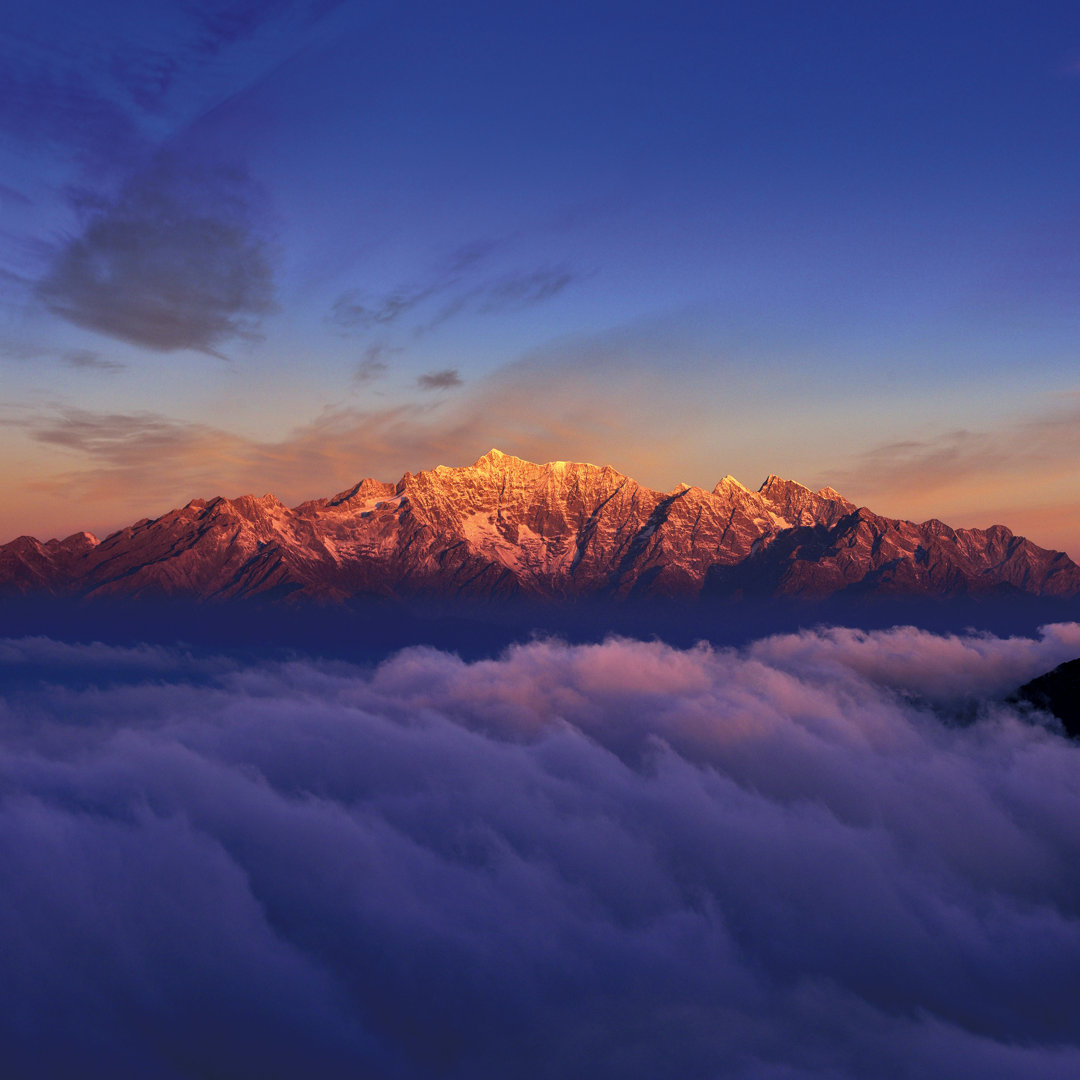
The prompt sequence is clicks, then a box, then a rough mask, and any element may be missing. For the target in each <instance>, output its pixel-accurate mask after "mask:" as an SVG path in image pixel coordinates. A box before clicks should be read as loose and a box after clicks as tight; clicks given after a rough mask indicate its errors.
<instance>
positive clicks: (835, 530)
mask: <svg viewBox="0 0 1080 1080" xmlns="http://www.w3.org/2000/svg"><path fill="white" fill-rule="evenodd" d="M0 588H2V589H3V590H5V591H6V592H7V593H9V594H11V593H21V594H37V593H44V594H49V595H52V596H79V597H146V596H156V597H162V596H172V597H185V598H193V599H199V600H223V599H233V598H254V597H262V598H264V599H270V598H280V599H284V600H290V601H293V602H296V601H302V600H313V601H320V602H323V603H327V602H329V603H336V602H343V601H348V600H351V599H355V598H363V597H383V598H400V599H406V598H417V597H425V596H431V597H463V598H475V599H499V598H510V597H518V598H529V599H539V600H543V599H558V598H588V597H592V598H606V599H612V600H621V599H626V598H629V597H636V596H646V597H692V596H700V597H707V598H710V597H712V598H725V597H726V598H739V597H748V596H756V597H762V596H768V597H803V598H814V599H820V598H825V597H829V596H832V595H835V594H845V595H855V594H868V595H884V596H895V597H904V596H911V597H921V596H936V597H957V596H966V597H973V596H995V595H996V596H1000V595H1003V594H1009V593H1014V594H1017V595H1024V594H1026V595H1028V596H1032V597H1058V598H1071V597H1076V596H1077V595H1080V567H1078V566H1077V565H1076V564H1075V563H1073V562H1072V560H1071V559H1069V558H1068V557H1067V556H1066V555H1064V554H1063V553H1061V552H1056V551H1047V550H1045V549H1043V548H1040V547H1038V546H1036V545H1035V544H1033V543H1031V542H1030V541H1028V540H1026V539H1024V538H1023V537H1019V536H1014V535H1013V534H1012V533H1011V532H1010V531H1009V530H1008V529H1006V528H1004V527H1003V526H1000V525H995V526H993V527H992V528H989V529H985V530H983V529H951V528H949V527H948V526H947V525H945V524H943V523H942V522H940V521H936V520H932V521H926V522H923V523H921V524H916V523H914V522H910V521H899V520H896V519H892V518H886V517H882V516H880V515H878V514H875V513H872V512H871V511H870V510H867V509H865V508H858V507H856V506H855V505H854V504H853V503H851V502H849V501H848V500H847V499H845V498H844V497H843V496H842V495H840V494H839V493H838V492H836V491H833V490H832V489H831V488H824V489H822V490H821V491H811V490H809V489H808V488H805V487H803V486H802V485H800V484H797V483H793V482H792V481H789V480H783V479H781V478H780V477H777V476H770V477H769V478H768V480H766V481H765V483H764V484H763V485H762V486H761V488H760V489H758V490H757V491H753V490H750V489H748V488H745V487H743V486H742V484H740V483H739V482H738V481H736V480H734V479H733V478H732V477H730V476H728V477H725V478H724V479H723V480H721V481H720V482H719V483H718V484H717V485H716V487H715V488H713V490H712V491H706V490H704V489H702V488H698V487H687V486H685V485H680V486H679V487H677V488H676V489H675V490H674V491H670V492H667V493H662V492H657V491H652V490H651V489H649V488H646V487H643V486H642V485H641V484H639V483H637V482H636V481H635V480H633V479H631V478H630V477H628V476H624V475H622V474H621V473H619V472H617V471H616V470H615V469H613V468H610V467H609V466H596V465H589V464H581V463H571V462H563V461H553V462H548V463H547V464H544V465H537V464H533V463H532V462H528V461H523V460H521V459H520V458H516V457H511V456H509V455H507V454H503V453H500V452H499V451H498V450H492V451H490V452H489V453H487V454H485V455H484V456H483V457H482V458H480V459H479V460H478V461H477V462H476V463H475V464H473V465H470V466H467V467H463V468H447V467H446V466H442V465H440V466H439V467H438V468H436V469H433V470H431V471H423V472H420V473H418V474H416V475H413V474H411V473H406V474H405V476H403V477H402V478H401V479H400V480H399V481H398V482H397V483H396V484H394V483H382V482H380V481H377V480H363V481H361V482H360V483H358V484H357V485H356V486H355V487H353V488H351V489H349V490H348V491H344V492H342V493H340V494H338V495H335V496H334V497H333V498H328V499H316V500H314V501H312V502H306V503H303V504H301V505H300V506H297V507H294V508H291V509H290V508H289V507H286V506H285V505H283V504H282V503H281V502H280V501H279V500H278V499H276V498H275V497H274V496H272V495H265V496H263V497H262V498H255V497H253V496H250V495H245V496H242V497H240V498H236V499H225V498H215V499H212V500H210V501H204V500H202V499H196V500H194V501H192V502H190V503H188V504H187V506H184V507H182V508H181V509H178V510H172V511H170V512H169V513H167V514H165V515H163V516H162V517H159V518H155V519H153V520H143V521H139V522H136V523H135V524H134V525H131V526H129V527H127V528H125V529H121V530H120V531H119V532H116V533H114V534H113V535H111V536H109V537H107V538H106V539H104V540H101V541H98V540H97V539H96V538H95V537H93V536H91V535H90V534H88V533H78V534H76V535H74V536H71V537H68V538H67V539H66V540H50V541H47V542H44V543H43V542H41V541H39V540H36V539H34V538H32V537H25V536H24V537H20V538H19V539H17V540H14V541H12V542H11V543H10V544H7V545H5V546H4V547H2V548H0Z"/></svg>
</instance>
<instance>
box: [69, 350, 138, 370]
mask: <svg viewBox="0 0 1080 1080" xmlns="http://www.w3.org/2000/svg"><path fill="white" fill-rule="evenodd" d="M60 359H61V360H62V361H63V362H64V363H65V364H67V366H68V367H72V368H76V369H78V370H79V371H100V372H102V373H103V374H108V375H115V374H116V373H117V372H118V371H123V370H124V368H125V367H127V365H126V364H121V363H120V361H119V360H107V359H106V358H105V357H103V356H102V355H101V354H100V353H96V352H93V351H92V350H90V349H71V350H69V351H68V352H65V353H63V354H61V357H60Z"/></svg>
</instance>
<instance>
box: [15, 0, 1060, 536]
mask: <svg viewBox="0 0 1080 1080" xmlns="http://www.w3.org/2000/svg"><path fill="white" fill-rule="evenodd" d="M0 43H2V44H0V235H2V238H3V240H2V243H0V372H2V379H3V394H2V395H0V455H2V463H3V470H2V478H0V542H3V541H6V540H10V539H11V538H13V537H14V536H16V535H18V534H20V533H24V532H29V533H33V534H36V535H39V536H42V537H46V536H51V535H57V534H61V535H62V534H66V533H69V532H72V531H75V530H76V529H82V528H88V529H90V530H92V531H96V532H99V533H105V532H107V531H109V530H111V529H113V528H116V527H118V526H120V525H122V524H125V523H128V522H130V521H132V520H134V519H136V518H139V517H143V516H154V515H156V514H160V513H162V512H164V511H165V510H166V509H168V508H170V507H171V506H175V505H179V504H182V503H184V502H186V501H187V500H188V499H190V498H192V497H194V496H207V497H208V496H211V495H215V494H225V495H235V494H239V493H242V492H246V491H253V492H255V493H257V494H262V493H263V492H265V491H273V492H275V493H276V494H277V495H279V497H281V498H283V499H284V500H286V501H288V502H299V501H301V500H302V499H305V498H309V497H314V496H318V495H328V494H332V493H334V492H335V491H337V490H340V489H342V488H344V487H346V486H348V485H350V484H352V483H354V482H355V481H356V480H358V479H360V478H361V477H363V476H367V475H375V476H377V477H379V478H381V479H396V478H397V477H398V476H399V475H400V474H401V473H402V472H404V471H405V470H406V469H410V470H413V471H416V470H418V469H421V468H428V467H434V466H435V465H437V464H450V465H456V464H465V463H468V462H471V461H473V460H475V459H476V458H477V457H479V456H480V455H481V454H483V453H484V452H485V451H486V450H488V449H489V448H490V447H492V446H498V447H499V448H501V449H502V450H504V451H506V452H508V453H514V454H518V455H520V456H522V457H526V458H530V459H532V460H540V461H545V460H549V459H574V460H587V461H594V462H602V463H607V464H611V465H613V466H615V467H616V468H618V469H620V470H622V471H624V472H626V473H629V474H630V475H632V476H634V477H635V478H637V479H638V480H640V481H641V482H643V483H646V484H649V485H651V486H653V487H657V488H661V489H664V490H667V489H670V488H672V487H674V486H675V485H676V484H677V483H679V482H683V481H685V482H687V483H692V484H700V485H702V486H705V487H710V488H711V487H712V486H713V484H714V483H715V482H716V481H717V480H718V479H720V478H721V477H722V476H724V475H725V474H728V473H730V474H733V475H735V476H736V477H738V478H739V479H740V480H742V481H743V482H744V483H746V484H747V485H753V486H757V485H758V484H759V483H760V482H761V481H762V480H763V479H764V478H765V476H766V475H767V474H768V473H771V472H773V473H779V474H781V475H784V476H787V477H790V478H792V479H796V480H799V481H800V482H802V483H805V484H807V485H809V486H812V487H820V486H824V485H826V484H829V485H831V486H833V487H835V488H837V489H839V490H840V491H842V492H843V493H844V494H846V495H847V496H848V497H850V498H851V499H853V500H855V501H857V502H860V503H864V504H867V505H870V506H871V507H872V508H873V509H875V510H877V511H879V512H882V513H886V514H891V515H895V516H901V517H910V518H915V519H917V520H921V519H923V518H926V517H930V516H937V517H941V518H944V519H945V520H947V521H948V522H949V523H951V524H954V525H975V526H985V525H988V524H990V523H992V522H994V521H1001V522H1004V523H1005V524H1007V525H1009V526H1010V527H1011V528H1013V529H1014V530H1015V531H1017V532H1021V533H1024V534H1026V535H1029V536H1031V537H1032V538H1033V539H1035V540H1036V541H1037V542H1039V543H1042V544H1044V545H1046V546H1052V547H1059V548H1063V549H1065V550H1068V551H1069V552H1070V553H1071V554H1072V555H1073V556H1074V557H1080V512H1078V506H1080V377H1078V375H1077V371H1078V366H1077V356H1078V353H1080V349H1078V345H1080V319H1078V312H1080V308H1078V305H1077V299H1078V286H1080V244H1078V242H1077V241H1078V239H1080V195H1078V189H1077V181H1076V178H1077V175H1078V169H1080V139H1078V138H1077V131H1078V120H1080V10H1078V9H1077V6H1076V5H1075V3H1060V4H1059V3H1049V2H1048V3H1041V4H1038V5H1034V6H1031V5H1029V6H1026V7H1025V6H1024V5H1021V4H1019V3H996V2H986V0H980V2H978V3H975V2H966V3H961V2H953V3H949V2H942V0H936V2H933V3H920V2H909V3H905V4H881V3H874V2H866V0H858V2H856V0H851V2H846V3H845V2H831V3H826V4H806V3H798V2H787V3H771V2H754V3H749V2H744V3H715V2H714V3H700V4H696V3H682V2H678V0H675V2H672V0H666V2H664V3H625V2H624V3H590V2H588V0H577V2H575V3H572V4H571V3H552V2H548V3H542V4H541V3H532V2H527V3H494V2H487V3H483V2H467V0H464V2H459V3H454V4H434V3H431V2H427V3H390V2H383V3H378V2H373V3H348V2H347V3H339V4H335V3H333V2H328V0H310V2H296V3H290V2H287V0H279V2H266V3H254V2H251V0H235V2H233V3H211V2H209V0H185V2H179V0H177V2H175V3H167V2H161V0H140V2H137V3H136V2H134V0H131V2H127V0H112V2H95V3H93V4H86V3H75V2H74V0H70V2H69V0H61V2H55V3H47V4H40V3H30V2H28V0H11V2H9V3H7V4H5V6H4V20H3V26H2V28H0Z"/></svg>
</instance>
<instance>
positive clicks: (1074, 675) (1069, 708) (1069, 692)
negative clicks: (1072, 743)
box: [1012, 660, 1080, 739]
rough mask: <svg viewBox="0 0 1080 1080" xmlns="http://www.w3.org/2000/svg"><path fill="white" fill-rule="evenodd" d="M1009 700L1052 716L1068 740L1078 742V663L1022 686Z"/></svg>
mask: <svg viewBox="0 0 1080 1080" xmlns="http://www.w3.org/2000/svg"><path fill="white" fill-rule="evenodd" d="M1012 700H1014V701H1020V702H1026V703H1027V704H1028V705H1032V706H1034V707H1035V708H1036V709H1045V710H1046V712H1049V713H1052V714H1053V715H1054V716H1056V717H1057V718H1058V719H1059V720H1060V721H1061V725H1062V727H1064V728H1065V732H1066V734H1067V735H1068V736H1069V737H1070V738H1073V739H1080V660H1069V661H1067V662H1066V663H1064V664H1059V665H1058V666H1057V667H1056V668H1054V670H1053V671H1048V672H1047V673H1046V674H1045V675H1040V676H1039V677H1038V678H1037V679H1032V680H1031V682H1028V683H1025V684H1024V685H1023V686H1021V687H1020V689H1019V690H1017V692H1016V693H1015V694H1014V695H1013V698H1012Z"/></svg>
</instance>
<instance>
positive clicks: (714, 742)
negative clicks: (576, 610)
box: [0, 624, 1080, 1080]
mask: <svg viewBox="0 0 1080 1080" xmlns="http://www.w3.org/2000/svg"><path fill="white" fill-rule="evenodd" d="M1077 656H1080V626H1078V625H1076V624H1062V625H1055V626H1049V627H1045V628H1043V630H1042V631H1040V634H1039V636H1038V637H1036V638H1030V639H1029V638H1008V639H1003V638H996V637H990V636H978V635H969V636H958V637H941V636H935V635H933V634H930V633H926V632H923V631H919V630H915V629H912V628H898V629H894V630H890V631H880V632H872V633H864V632H860V631H855V630H844V629H823V630H817V631H813V632H804V633H800V634H790V635H783V636H776V637H770V638H765V639H762V640H759V641H757V642H754V643H752V644H750V645H748V646H746V647H744V648H741V649H714V648H710V647H706V646H701V647H698V648H694V649H689V650H685V649H674V648H671V647H669V646H667V645H664V644H662V643H659V642H642V641H632V640H621V639H613V640H609V641H606V642H604V643H602V644H596V645H579V646H569V645H566V644H563V643H560V642H558V641H552V640H542V641H535V642H533V643H530V644H526V645H520V646H515V647H512V648H510V649H509V650H508V651H506V652H505V653H503V654H502V655H501V656H499V657H498V658H496V659H491V660H483V661H478V662H472V663H466V662H465V661H463V660H461V659H459V658H458V657H456V656H454V655H452V654H450V653H446V652H441V651H437V650H433V649H426V648H418V649H410V650H406V651H404V652H401V653H399V654H397V655H395V656H393V657H391V658H390V659H389V660H387V661H385V662H383V663H381V664H379V665H378V666H375V667H363V666H350V665H348V664H346V663H343V662H340V661H334V662H331V661H317V660H311V659H293V660H281V659H276V660H264V661H258V662H256V661H252V660H250V659H249V660H246V661H240V660H237V659H235V658H229V657H226V656H213V655H205V654H196V653H191V652H186V651H184V650H183V649H180V648H161V647H151V646H144V647H136V648H120V647H114V646H104V645H71V644H65V643H62V642H58V641H54V640H50V639H46V638H25V639H18V640H15V639H8V640H3V641H0V687H2V688H3V694H2V697H0V973H2V977H0V1056H2V1058H3V1075H4V1076H6V1077H12V1078H22V1077H26V1078H34V1080H39V1078H42V1077H51V1076H79V1077H97V1076H102V1077H110V1078H126V1077H138V1078H140V1080H144V1078H146V1080H155V1078H168V1080H174V1078H177V1080H178V1078H195V1077H223V1078H225V1077H258V1078H260V1080H271V1078H276V1077H282V1078H285V1077H288V1078H300V1077H319V1078H328V1080H329V1078H336V1077H349V1078H384V1077H385V1078H401V1080H412V1078H429V1077H448V1078H454V1080H466V1078H468V1080H485V1078H493V1080H494V1078H499V1080H503V1078H507V1077H515V1078H517V1077H521V1078H532V1077H545V1078H553V1080H554V1078H578V1077H580V1078H589V1080H603V1078H609V1077H610V1078H619V1080H626V1078H642V1080H662V1078H667V1077H672V1078H679V1080H695V1078H712V1077H724V1078H728V1077H731V1078H736V1077H737V1078H745V1080H759V1078H760V1080H803V1078H807V1080H809V1078H815V1080H817V1078H820V1080H825V1078H829V1080H839V1078H852V1080H854V1078H859V1080H866V1078H877V1077H883V1078H892V1077H897V1078H899V1077H905V1078H906V1077H911V1078H920V1080H921V1078H927V1077H931V1078H934V1077H948V1078H952V1080H959V1078H967V1077H971V1078H977V1080H995V1078H999V1077H1010V1078H1011V1077H1015V1078H1017V1080H1021V1078H1022V1080H1043V1078H1052V1080H1063V1078H1065V1077H1074V1076H1080V1015H1078V1008H1077V1007H1078V1004H1080V746H1077V745H1075V744H1073V743H1071V742H1069V741H1068V740H1067V739H1065V738H1064V737H1063V735H1062V734H1061V732H1060V729H1058V728H1056V727H1055V725H1054V723H1053V721H1052V720H1051V719H1050V718H1048V717H1046V716H1044V715H1042V714H1033V715H1024V714H1022V713H1020V712H1018V711H1017V709H1016V708H1014V707H1012V706H1009V705H1008V704H1006V703H1005V702H1004V697H1005V696H1006V695H1007V694H1008V693H1009V692H1010V691H1011V690H1013V689H1015V688H1016V687H1017V686H1019V685H1020V684H1021V683H1023V682H1025V681H1026V680H1028V679H1030V678H1032V677H1033V676H1035V675H1037V674H1040V673H1042V672H1044V671H1046V670H1048V669H1050V668H1052V667H1054V666H1055V665H1057V664H1058V663H1060V662H1062V661H1064V660H1067V659H1072V658H1074V657H1077Z"/></svg>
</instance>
